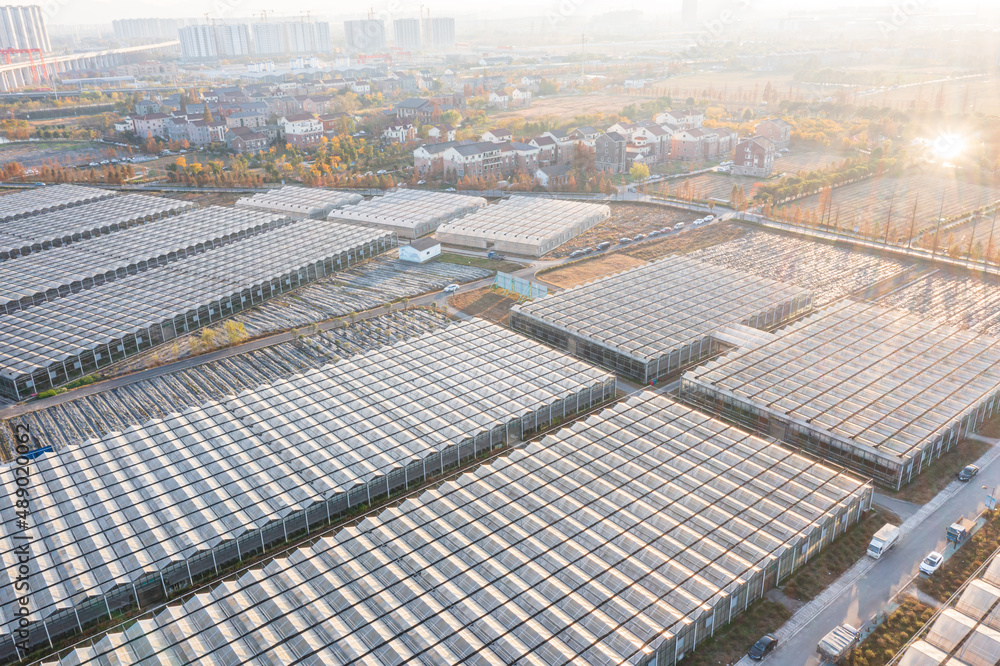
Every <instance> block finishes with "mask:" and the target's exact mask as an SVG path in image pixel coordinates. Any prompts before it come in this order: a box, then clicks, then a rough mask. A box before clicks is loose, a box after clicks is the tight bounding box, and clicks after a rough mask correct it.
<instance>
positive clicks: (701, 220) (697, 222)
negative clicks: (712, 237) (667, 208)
mask: <svg viewBox="0 0 1000 666" xmlns="http://www.w3.org/2000/svg"><path fill="white" fill-rule="evenodd" d="M704 223H705V220H704V219H703V218H700V217H699V218H698V219H697V220H695V221H694V222H692V223H691V224H693V225H694V226H696V227H697V226H701V225H702V224H704Z"/></svg>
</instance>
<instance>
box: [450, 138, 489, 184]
mask: <svg viewBox="0 0 1000 666" xmlns="http://www.w3.org/2000/svg"><path fill="white" fill-rule="evenodd" d="M442 157H443V160H444V173H445V174H449V173H450V174H453V176H454V177H455V178H463V177H465V176H469V177H470V178H490V177H494V178H501V177H502V176H503V161H504V156H503V145H502V144H499V143H490V142H482V141H480V142H479V143H470V144H466V145H461V144H459V145H454V144H452V145H451V147H449V148H448V149H447V150H446V151H445V152H444V154H443V156H442Z"/></svg>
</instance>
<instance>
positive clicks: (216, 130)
mask: <svg viewBox="0 0 1000 666" xmlns="http://www.w3.org/2000/svg"><path fill="white" fill-rule="evenodd" d="M188 135H189V136H190V138H189V139H188V141H189V142H190V143H191V145H193V146H207V145H209V144H211V143H222V142H223V141H225V140H226V138H225V137H226V121H225V120H212V121H205V120H192V121H190V122H189V123H188Z"/></svg>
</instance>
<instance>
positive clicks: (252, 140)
mask: <svg viewBox="0 0 1000 666" xmlns="http://www.w3.org/2000/svg"><path fill="white" fill-rule="evenodd" d="M225 139H226V145H227V146H228V147H229V150H231V151H233V152H235V153H255V152H257V151H258V150H267V146H268V144H269V141H268V139H267V135H266V134H264V133H263V132H258V131H257V130H256V129H254V128H252V127H231V128H229V129H227V130H226V135H225Z"/></svg>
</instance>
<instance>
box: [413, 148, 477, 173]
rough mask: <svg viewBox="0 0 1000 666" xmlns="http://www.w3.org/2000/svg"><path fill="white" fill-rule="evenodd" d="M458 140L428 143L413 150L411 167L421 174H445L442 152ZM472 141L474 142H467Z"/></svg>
mask: <svg viewBox="0 0 1000 666" xmlns="http://www.w3.org/2000/svg"><path fill="white" fill-rule="evenodd" d="M460 143H461V142H460V141H449V142H445V143H428V144H425V145H423V146H420V147H419V148H417V149H415V150H414V151H413V169H414V171H416V172H417V173H418V174H419V175H421V176H431V177H439V176H447V175H448V174H447V172H445V170H444V154H445V152H447V151H448V149H449V148H451V147H452V146H456V145H459V144H460ZM469 143H474V142H469Z"/></svg>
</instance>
